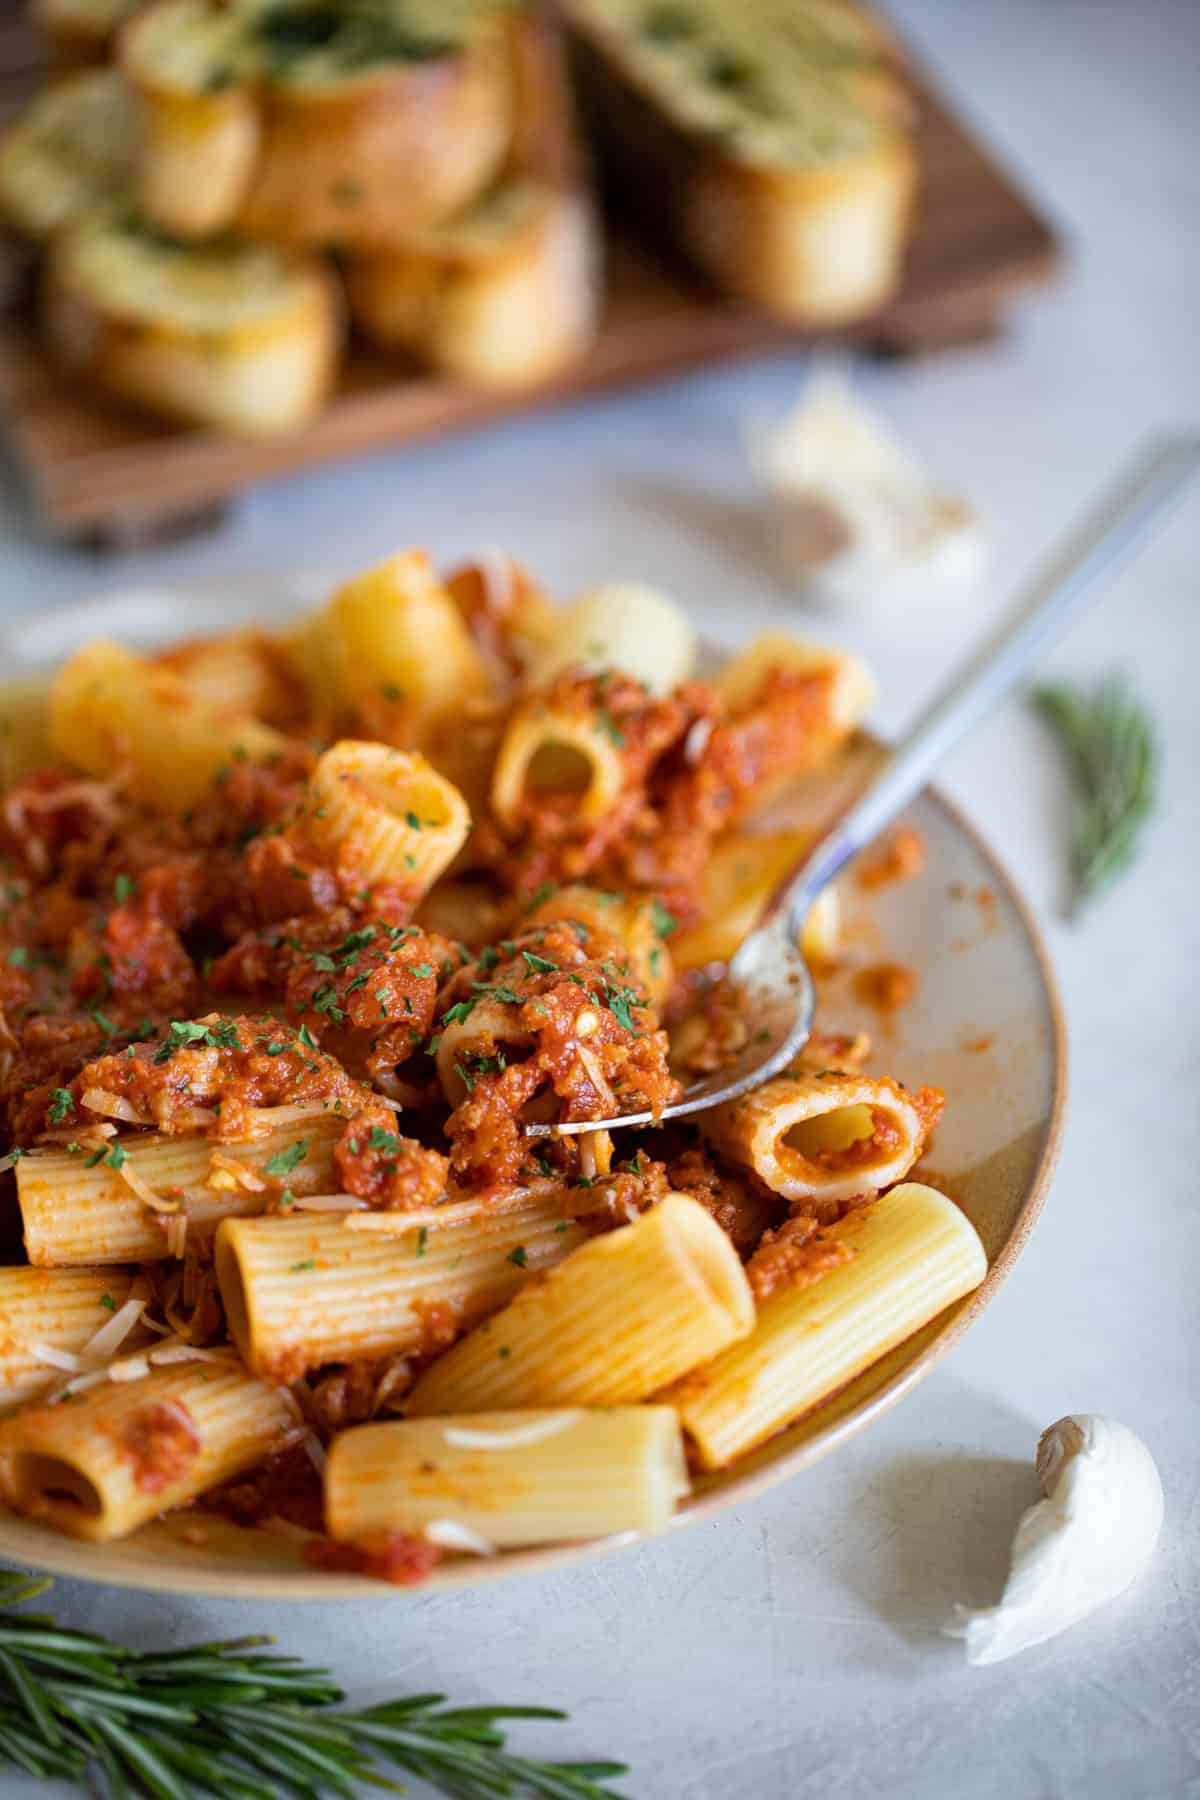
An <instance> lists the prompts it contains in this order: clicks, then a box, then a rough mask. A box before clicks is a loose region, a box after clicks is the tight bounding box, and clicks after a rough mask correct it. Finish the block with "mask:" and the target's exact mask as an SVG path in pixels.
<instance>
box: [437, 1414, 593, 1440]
mask: <svg viewBox="0 0 1200 1800" xmlns="http://www.w3.org/2000/svg"><path fill="white" fill-rule="evenodd" d="M580 1417H582V1414H581V1412H580V1409H579V1408H578V1407H571V1408H569V1409H567V1410H565V1411H563V1412H560V1413H557V1414H556V1415H555V1416H554V1418H552V1419H531V1420H530V1422H529V1423H528V1425H513V1426H510V1427H509V1428H508V1429H507V1430H498V1431H489V1430H480V1429H478V1428H476V1427H475V1426H470V1425H443V1427H442V1436H443V1437H444V1438H445V1440H446V1442H447V1443H448V1444H450V1445H452V1446H453V1447H454V1449H456V1450H521V1449H524V1448H525V1446H526V1445H528V1444H540V1443H542V1442H543V1440H544V1439H545V1438H551V1437H557V1435H558V1433H559V1432H560V1431H565V1430H566V1429H567V1427H568V1425H573V1424H574V1423H575V1421H576V1419H578V1418H580Z"/></svg>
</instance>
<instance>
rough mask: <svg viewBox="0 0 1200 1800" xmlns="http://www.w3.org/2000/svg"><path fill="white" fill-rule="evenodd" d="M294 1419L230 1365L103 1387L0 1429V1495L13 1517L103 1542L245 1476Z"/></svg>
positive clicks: (273, 1395)
mask: <svg viewBox="0 0 1200 1800" xmlns="http://www.w3.org/2000/svg"><path fill="white" fill-rule="evenodd" d="M294 1420H295V1412H294V1410H293V1407H292V1405H291V1404H290V1402H289V1396H288V1395H287V1394H285V1393H284V1392H283V1391H282V1390H280V1389H279V1388H273V1387H269V1386H268V1385H267V1383H266V1382H264V1381H256V1380H255V1379H254V1378H253V1376H250V1375H247V1374H246V1372H245V1370H244V1369H242V1368H240V1367H238V1366H237V1365H236V1364H235V1363H234V1361H233V1359H232V1358H227V1357H222V1358H220V1359H219V1360H207V1361H197V1362H194V1363H181V1364H178V1365H174V1366H172V1367H170V1368H166V1369H156V1370H154V1371H152V1372H151V1374H149V1375H147V1376H144V1377H143V1378H142V1379H140V1380H137V1381H119V1382H118V1381H107V1382H103V1383H102V1384H101V1385H99V1386H98V1387H94V1388H92V1389H90V1390H89V1391H88V1392H87V1393H86V1394H83V1395H81V1396H78V1397H77V1398H75V1399H73V1400H71V1401H69V1402H66V1403H64V1404H60V1405H58V1406H33V1407H26V1408H24V1410H23V1411H21V1412H19V1413H17V1414H16V1415H15V1417H13V1418H11V1419H6V1420H5V1421H4V1423H3V1424H0V1491H2V1492H3V1495H4V1499H5V1501H6V1502H7V1504H8V1505H9V1506H11V1507H12V1508H13V1510H14V1511H15V1512H20V1513H25V1514H27V1515H28V1516H29V1517H30V1518H33V1519H40V1520H45V1522H46V1523H47V1524H49V1525H53V1526H55V1527H56V1528H57V1529H58V1530H59V1531H65V1532H67V1533H69V1535H70V1536H71V1537H78V1538H86V1539H89V1540H90V1541H91V1542H92V1543H98V1544H99V1543H106V1542H108V1541H109V1540H110V1539H111V1538H118V1537H124V1536H126V1535H127V1533H129V1532H131V1531H134V1530H136V1528H137V1527H138V1526H139V1525H143V1524H145V1522H146V1520H147V1519H152V1518H154V1517H155V1516H156V1515H157V1514H158V1513H161V1512H165V1511H167V1510H168V1509H169V1508H171V1507H175V1506H182V1505H183V1504H184V1502H185V1501H188V1500H194V1499H196V1498H197V1497H198V1496H199V1495H200V1494H203V1493H205V1492H206V1491H207V1489H209V1488H212V1487H216V1486H217V1485H218V1484H219V1483H221V1482H223V1481H229V1480H231V1479H232V1478H233V1477H234V1476H235V1475H240V1474H241V1473H242V1472H243V1471H244V1470H246V1469H252V1468H253V1467H254V1466H255V1464H256V1463H259V1462H261V1461H262V1460H263V1458H264V1457H266V1456H268V1455H269V1454H270V1452H271V1451H272V1450H273V1449H275V1448H276V1447H277V1446H278V1444H279V1443H280V1441H281V1439H282V1438H283V1437H284V1434H285V1433H286V1432H287V1430H288V1429H289V1427H290V1426H291V1425H292V1424H293V1422H294Z"/></svg>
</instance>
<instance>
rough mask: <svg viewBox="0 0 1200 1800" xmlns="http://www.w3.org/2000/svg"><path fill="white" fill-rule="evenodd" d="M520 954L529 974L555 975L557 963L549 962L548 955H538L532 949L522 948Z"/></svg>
mask: <svg viewBox="0 0 1200 1800" xmlns="http://www.w3.org/2000/svg"><path fill="white" fill-rule="evenodd" d="M521 955H522V956H523V957H524V959H525V967H526V968H527V969H528V970H529V973H530V974H531V975H557V973H558V964H557V963H556V962H551V960H550V958H549V957H548V956H538V955H536V953H535V952H534V951H532V950H522V952H521Z"/></svg>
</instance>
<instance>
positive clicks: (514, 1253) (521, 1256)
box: [508, 1244, 529, 1269]
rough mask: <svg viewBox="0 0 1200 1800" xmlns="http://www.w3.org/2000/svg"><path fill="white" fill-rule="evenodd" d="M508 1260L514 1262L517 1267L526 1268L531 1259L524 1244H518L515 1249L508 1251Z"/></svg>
mask: <svg viewBox="0 0 1200 1800" xmlns="http://www.w3.org/2000/svg"><path fill="white" fill-rule="evenodd" d="M508 1260H509V1262H510V1263H512V1264H513V1266H514V1267H515V1268H518V1269H523V1268H525V1266H526V1264H527V1263H528V1261H529V1258H528V1256H527V1255H526V1254H525V1246H524V1244H518V1245H517V1247H516V1249H515V1250H510V1251H509V1253H508Z"/></svg>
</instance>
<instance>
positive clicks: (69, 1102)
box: [46, 1088, 75, 1125]
mask: <svg viewBox="0 0 1200 1800" xmlns="http://www.w3.org/2000/svg"><path fill="white" fill-rule="evenodd" d="M74 1111H75V1099H74V1096H73V1095H72V1093H71V1090H70V1088H55V1089H54V1090H53V1092H52V1093H51V1095H50V1104H49V1106H48V1107H47V1108H46V1117H47V1118H48V1119H49V1120H50V1123H51V1124H52V1125H61V1124H62V1122H63V1120H64V1119H69V1118H70V1117H71V1116H72V1114H73V1113H74Z"/></svg>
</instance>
